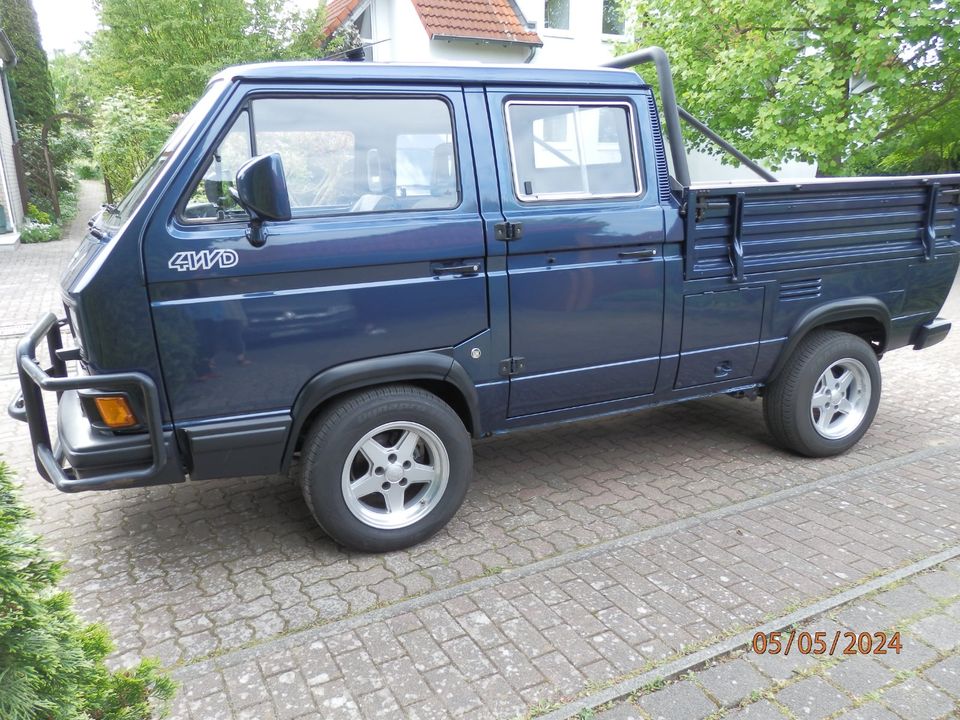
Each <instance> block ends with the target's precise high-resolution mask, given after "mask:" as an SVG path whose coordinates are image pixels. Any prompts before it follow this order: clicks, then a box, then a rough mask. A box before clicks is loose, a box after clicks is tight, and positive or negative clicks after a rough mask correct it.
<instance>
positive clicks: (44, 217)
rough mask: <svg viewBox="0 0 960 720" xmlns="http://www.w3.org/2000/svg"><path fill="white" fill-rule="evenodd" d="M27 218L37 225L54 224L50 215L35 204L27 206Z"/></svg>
mask: <svg viewBox="0 0 960 720" xmlns="http://www.w3.org/2000/svg"><path fill="white" fill-rule="evenodd" d="M27 217H28V218H30V219H31V220H33V221H34V222H35V223H41V224H42V225H49V224H50V223H52V222H53V218H52V217H51V216H50V213H48V212H46V211H44V210H41V209H40V208H38V207H37V206H36V205H34V204H33V203H30V204H29V205H27Z"/></svg>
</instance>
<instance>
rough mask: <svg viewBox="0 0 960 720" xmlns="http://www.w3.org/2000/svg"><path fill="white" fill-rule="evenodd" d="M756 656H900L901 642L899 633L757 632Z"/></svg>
mask: <svg viewBox="0 0 960 720" xmlns="http://www.w3.org/2000/svg"><path fill="white" fill-rule="evenodd" d="M751 646H752V650H753V652H755V653H756V654H757V655H763V654H767V655H789V654H790V653H791V652H794V653H799V654H800V655H887V654H888V653H889V654H895V655H899V654H900V650H901V649H902V648H903V645H902V643H901V641H900V633H899V632H895V633H892V634H887V633H885V632H874V633H869V632H860V633H856V632H852V631H847V632H842V631H840V630H837V631H836V632H833V633H826V632H823V631H820V632H807V631H805V630H800V631H798V630H791V631H790V632H786V631H783V632H772V633H760V632H758V633H756V634H755V635H754V636H753V643H752V644H751Z"/></svg>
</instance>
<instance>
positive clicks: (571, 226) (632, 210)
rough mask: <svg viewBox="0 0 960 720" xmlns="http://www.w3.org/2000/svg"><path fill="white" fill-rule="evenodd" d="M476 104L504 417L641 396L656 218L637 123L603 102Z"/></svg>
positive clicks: (496, 98)
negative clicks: (483, 109)
mask: <svg viewBox="0 0 960 720" xmlns="http://www.w3.org/2000/svg"><path fill="white" fill-rule="evenodd" d="M488 103H489V112H490V117H491V120H492V124H493V130H494V137H495V142H496V144H497V157H498V158H499V159H500V162H499V168H498V171H499V175H500V188H501V202H502V212H503V216H504V219H505V221H506V222H505V223H504V224H503V227H502V228H501V231H500V233H499V235H500V236H501V237H503V238H504V240H503V241H504V242H506V243H507V255H508V257H507V275H508V282H509V290H510V348H511V356H512V357H513V358H514V366H513V370H514V371H515V372H514V374H512V375H511V378H510V401H509V411H508V414H509V416H510V417H518V416H524V415H530V414H534V413H541V412H547V411H551V410H561V409H565V408H574V407H578V406H583V405H589V404H594V403H602V402H605V401H609V400H616V399H620V398H630V397H636V396H642V395H646V394H649V393H652V392H653V390H654V388H655V386H656V381H657V372H658V368H659V356H660V346H661V330H662V323H663V283H664V270H663V267H664V266H663V258H662V251H663V240H664V219H663V212H662V209H661V207H660V205H659V200H658V196H657V192H656V187H655V186H654V187H650V183H649V182H647V181H645V176H647V175H648V174H647V173H645V172H644V159H643V158H642V157H641V152H640V147H641V143H640V118H643V119H644V121H646V117H645V115H641V113H639V112H638V108H637V107H636V104H635V101H634V100H633V99H632V98H631V97H630V96H629V95H624V96H617V95H611V94H606V93H605V94H603V95H599V94H591V93H577V94H564V95H562V96H557V95H544V94H542V93H525V92H519V91H516V90H513V91H508V90H503V91H497V90H490V91H489V92H488ZM649 177H651V178H655V177H656V176H655V174H652V173H650V174H649ZM654 182H655V180H654Z"/></svg>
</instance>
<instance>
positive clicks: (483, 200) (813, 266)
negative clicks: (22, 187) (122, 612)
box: [10, 51, 960, 551]
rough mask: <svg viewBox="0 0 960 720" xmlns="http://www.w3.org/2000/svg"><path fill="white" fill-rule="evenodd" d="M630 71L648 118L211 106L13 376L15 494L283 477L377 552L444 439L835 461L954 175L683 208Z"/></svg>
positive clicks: (539, 90)
mask: <svg viewBox="0 0 960 720" xmlns="http://www.w3.org/2000/svg"><path fill="white" fill-rule="evenodd" d="M651 58H652V59H654V60H656V61H657V63H658V70H660V71H661V72H660V73H659V81H660V87H661V90H662V91H663V93H662V95H661V96H662V97H663V113H662V117H661V113H659V112H658V107H657V104H656V103H655V101H654V95H653V93H652V90H651V87H650V86H648V85H647V84H645V83H644V82H643V80H641V78H640V77H639V76H638V75H637V73H636V72H634V71H630V70H625V69H617V68H597V69H584V70H568V69H545V68H541V67H537V68H533V67H529V66H517V67H497V66H469V67H440V66H404V65H377V64H367V63H334V62H315V63H297V64H282V63H277V64H264V65H249V66H243V67H235V68H230V69H228V70H225V71H224V72H222V73H220V74H219V75H217V76H216V77H215V78H214V79H213V81H212V82H211V83H210V84H209V86H208V88H207V90H206V92H205V94H204V95H203V96H202V98H201V99H200V100H199V101H198V103H197V104H196V106H195V107H194V108H193V110H192V111H191V112H190V113H189V114H188V115H187V116H186V117H185V118H184V119H183V121H182V123H181V124H180V126H179V127H178V128H177V130H176V131H175V132H174V134H173V135H172V137H171V138H170V139H169V141H168V142H167V144H166V145H165V146H164V148H163V150H162V151H161V153H160V154H159V156H158V157H157V158H156V160H154V161H153V163H152V164H151V165H150V166H149V167H148V168H147V170H146V172H145V173H144V175H143V177H142V178H141V179H140V180H139V182H137V183H136V185H135V186H134V187H133V188H132V189H131V190H130V192H129V193H127V195H126V196H125V197H124V198H123V200H122V201H121V202H119V203H118V204H117V205H116V206H113V205H108V206H105V207H104V209H103V210H102V211H101V212H100V213H99V214H98V215H97V216H96V217H95V218H94V219H93V220H92V221H91V224H90V228H89V233H88V234H87V236H86V237H85V238H84V240H83V242H82V243H81V245H80V247H79V248H78V250H77V252H76V255H75V256H74V258H73V260H72V262H71V263H70V265H69V268H68V269H67V271H66V273H65V274H64V276H63V278H62V285H61V291H62V297H63V303H64V309H65V315H64V317H63V318H62V319H58V318H57V317H56V316H55V315H53V314H49V315H46V316H45V317H43V318H41V319H40V320H39V321H38V322H37V324H36V325H35V327H33V329H32V330H31V331H30V332H29V333H28V334H27V335H26V336H25V337H24V338H23V340H22V341H21V343H20V345H19V347H18V351H17V352H18V363H19V371H20V377H21V393H20V394H19V395H18V396H17V397H16V398H14V399H13V401H12V402H11V404H10V413H11V414H12V415H13V416H14V417H16V418H18V419H21V420H24V421H26V422H27V423H28V424H29V427H30V434H31V438H32V442H33V446H34V452H35V457H36V462H37V467H38V469H39V472H40V473H41V475H42V476H43V477H44V478H46V479H47V480H48V481H50V482H52V483H53V484H54V485H55V486H56V487H57V488H59V489H60V490H64V491H68V492H73V491H78V490H94V489H108V488H124V487H133V486H144V485H153V484H160V483H176V482H183V481H185V480H190V481H197V480H203V479H206V478H224V477H235V476H245V475H247V476H249V475H264V474H276V473H284V472H287V471H288V470H289V469H290V468H291V464H292V463H294V460H295V459H299V462H297V463H296V464H294V467H297V468H299V470H300V474H301V480H300V482H301V484H302V488H303V494H304V497H305V499H306V502H307V504H308V505H309V507H310V509H311V511H312V513H313V515H314V517H315V518H316V520H317V522H318V523H319V524H320V526H321V527H322V528H323V529H324V530H325V531H326V532H327V533H328V534H329V535H330V536H331V537H333V538H334V539H335V540H336V541H338V542H340V543H342V544H344V545H347V546H350V547H354V548H358V549H362V550H366V551H387V550H392V549H397V548H401V547H404V546H408V545H411V544H413V543H417V542H419V541H422V540H423V539H425V538H427V537H429V536H430V535H432V534H433V533H434V532H436V531H437V530H438V529H439V528H441V527H442V526H443V525H444V524H445V523H447V522H448V521H449V520H450V518H451V517H452V516H453V515H454V513H455V512H456V510H457V508H458V507H459V505H460V504H461V502H462V501H463V498H464V495H465V493H466V491H467V486H468V483H469V481H470V479H471V475H472V472H473V468H472V448H471V438H480V437H484V436H488V435H491V434H497V433H505V432H510V431H513V430H518V429H521V428H527V427H531V426H536V425H545V424H550V423H557V422H565V421H570V420H576V419H581V418H587V417H596V416H600V415H606V414H610V413H619V412H626V411H634V410H638V409H640V408H645V407H650V406H653V405H660V404H664V403H673V402H680V401H683V400H692V399H695V398H702V397H705V396H710V395H717V394H720V393H726V394H730V395H735V396H740V397H742V396H748V397H756V396H758V395H759V396H762V397H763V401H764V412H765V417H766V421H767V424H768V426H769V430H770V433H771V435H772V436H773V438H774V439H775V440H776V442H777V443H779V444H780V445H782V446H783V447H785V448H787V449H789V450H791V451H794V452H797V453H800V454H803V455H807V456H811V457H822V456H829V455H834V454H837V453H841V452H844V451H845V450H847V449H848V448H850V447H851V446H852V445H853V444H854V443H856V442H857V441H858V440H859V439H860V437H861V436H863V434H864V433H865V432H866V430H867V428H868V427H869V425H870V423H871V422H872V420H873V418H874V415H875V414H876V412H877V406H878V403H879V400H880V383H881V380H880V369H879V362H878V361H879V359H880V358H881V356H882V355H883V354H884V353H886V352H889V351H891V350H895V349H897V348H903V347H906V346H912V347H913V348H915V349H922V348H925V347H928V346H930V345H933V344H934V343H936V342H939V341H940V340H942V339H943V338H944V337H945V336H946V334H947V332H948V331H949V328H950V325H949V323H947V322H946V321H944V320H941V319H939V318H938V317H937V314H938V312H939V310H940V309H941V307H942V305H943V302H944V300H945V298H946V296H947V293H948V291H949V289H950V287H951V285H952V283H953V280H954V277H955V275H956V273H957V266H958V258H960V237H958V235H957V218H958V212H957V210H958V197H960V175H951V176H936V177H910V178H873V179H843V180H835V179H829V180H813V181H804V182H800V183H796V182H789V183H787V182H769V180H770V178H769V177H767V178H766V180H763V179H761V180H758V181H757V182H755V183H745V184H712V185H698V184H693V183H691V182H690V179H689V174H688V171H687V167H686V158H685V156H684V154H683V142H682V136H681V135H680V129H679V127H680V126H679V120H680V117H681V116H684V115H685V113H684V112H683V110H682V108H679V109H678V108H677V106H676V101H675V98H674V96H673V93H672V86H671V85H670V80H669V72H668V68H667V67H666V61H665V58H664V57H663V56H662V52H660V51H656V52H652V51H650V52H647V53H646V55H644V54H643V53H640V56H637V57H633V58H628V59H627V60H625V61H623V62H620V63H616V64H619V65H621V66H626V65H630V64H633V63H634V62H639V61H643V60H650V59H651ZM661 120H663V122H664V125H665V127H666V130H667V134H668V135H669V137H670V139H672V140H673V142H672V143H669V150H668V145H667V143H665V138H664V133H663V132H662V130H661ZM67 331H68V332H69V334H70V335H71V336H72V338H73V340H72V341H71V342H68V343H66V344H64V343H63V342H62V334H66V332H67ZM43 344H45V345H47V346H48V348H47V350H46V351H44V352H43V353H41V354H46V355H48V356H49V364H48V362H47V360H43V361H41V360H40V359H38V346H42V345H43ZM41 349H42V347H41ZM73 363H75V364H76V370H75V371H68V364H70V365H71V367H72V366H73V365H72V364H73ZM45 392H46V393H50V394H51V396H52V393H56V397H57V400H58V420H57V429H56V433H55V435H56V437H55V438H54V440H51V434H50V431H49V429H48V425H47V418H46V413H45V408H44V393H45Z"/></svg>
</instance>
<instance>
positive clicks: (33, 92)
mask: <svg viewBox="0 0 960 720" xmlns="http://www.w3.org/2000/svg"><path fill="white" fill-rule="evenodd" d="M0 28H3V30H4V32H5V33H6V34H7V37H8V38H9V39H10V44H11V45H13V49H14V50H16V52H17V59H18V62H17V65H16V67H14V68H13V69H12V70H11V71H10V76H9V77H10V95H11V99H12V101H13V114H14V116H15V117H16V119H17V122H24V123H34V124H37V125H42V124H43V122H44V121H45V120H46V119H47V118H48V117H49V116H50V115H51V114H52V113H53V108H54V100H53V84H52V83H51V81H50V70H49V69H48V67H47V55H46V53H44V51H43V46H42V45H41V43H40V26H39V25H38V24H37V13H36V11H35V10H34V9H33V2H32V1H31V0H3V1H2V2H0Z"/></svg>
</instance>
